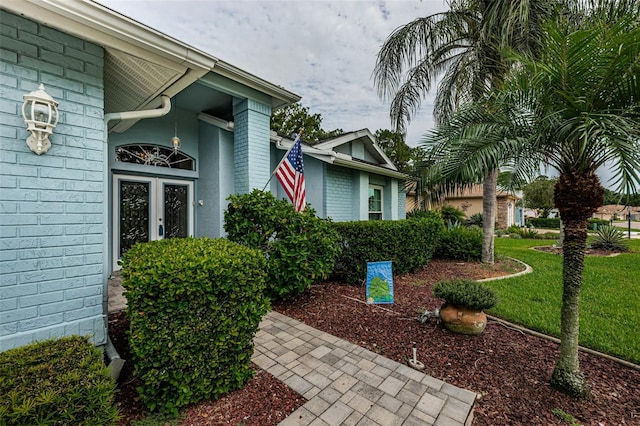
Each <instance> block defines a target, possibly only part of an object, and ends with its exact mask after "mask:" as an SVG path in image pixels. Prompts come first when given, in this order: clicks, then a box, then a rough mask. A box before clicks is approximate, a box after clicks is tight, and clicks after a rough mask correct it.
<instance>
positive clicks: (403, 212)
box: [398, 182, 407, 219]
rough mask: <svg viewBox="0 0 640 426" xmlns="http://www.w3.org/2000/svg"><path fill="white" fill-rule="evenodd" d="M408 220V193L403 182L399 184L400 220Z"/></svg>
mask: <svg viewBox="0 0 640 426" xmlns="http://www.w3.org/2000/svg"><path fill="white" fill-rule="evenodd" d="M406 218H407V192H406V191H405V190H404V187H403V184H402V182H398V219H406Z"/></svg>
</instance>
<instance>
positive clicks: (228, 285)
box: [122, 238, 269, 413]
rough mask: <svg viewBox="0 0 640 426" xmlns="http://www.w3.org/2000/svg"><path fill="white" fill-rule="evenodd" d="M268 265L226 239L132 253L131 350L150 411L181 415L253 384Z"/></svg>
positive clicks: (174, 242)
mask: <svg viewBox="0 0 640 426" xmlns="http://www.w3.org/2000/svg"><path fill="white" fill-rule="evenodd" d="M265 263H266V262H265V259H264V256H263V255H262V254H261V253H260V252H259V251H257V250H252V249H249V248H247V247H243V246H241V245H239V244H235V243H233V242H231V241H227V240H224V239H210V238H198V239H194V238H187V239H169V240H160V241H152V242H149V243H144V244H136V245H135V246H134V247H133V248H131V249H130V250H129V251H127V252H126V254H125V255H124V256H123V259H122V277H123V283H122V285H123V287H124V288H125V290H126V293H125V296H126V297H127V316H128V317H129V319H130V321H131V325H130V335H129V345H130V349H131V353H132V357H133V360H132V361H133V364H134V370H135V373H136V375H137V377H139V378H140V380H141V382H142V385H141V386H140V387H139V388H138V393H139V395H140V398H141V399H142V401H143V402H144V403H145V404H146V405H147V407H149V409H150V410H152V411H153V410H156V409H159V410H160V411H162V412H168V413H177V411H178V408H179V407H182V406H185V405H188V404H191V403H195V402H198V401H201V400H204V399H212V398H218V397H219V396H221V395H223V394H226V393H228V392H231V391H233V390H236V389H239V388H241V387H242V386H243V385H244V384H245V382H246V381H248V380H249V379H250V378H251V376H252V374H253V372H252V370H251V368H250V360H251V355H252V351H253V337H254V335H255V333H256V331H257V330H258V324H259V323H260V320H261V319H262V317H263V315H264V314H265V313H266V312H267V310H268V307H269V302H268V299H267V298H266V296H265V293H264V290H265V278H266V274H265V272H264V270H265Z"/></svg>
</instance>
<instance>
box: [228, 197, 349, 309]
mask: <svg viewBox="0 0 640 426" xmlns="http://www.w3.org/2000/svg"><path fill="white" fill-rule="evenodd" d="M224 218H225V225H224V229H225V231H227V234H228V235H227V238H228V239H229V240H231V241H235V242H237V243H240V244H243V245H246V246H248V247H251V248H254V249H259V250H261V251H262V252H263V253H264V255H265V257H266V258H267V295H268V296H269V297H271V298H276V299H282V298H286V297H288V296H293V295H296V294H300V293H302V292H303V291H304V290H306V289H307V288H309V287H310V286H311V284H313V283H314V282H316V281H320V280H323V279H325V278H327V277H328V276H329V274H330V273H331V271H332V270H333V267H334V264H335V261H336V258H337V256H338V253H339V245H338V234H337V233H336V231H335V230H334V229H333V228H332V226H331V221H330V220H325V219H320V218H318V217H317V216H316V215H315V211H314V210H313V209H312V208H310V207H309V206H307V208H306V209H305V210H303V211H302V212H300V213H297V212H296V211H295V209H294V207H293V205H291V204H289V203H288V202H287V201H285V200H278V199H276V198H275V197H274V196H273V195H272V194H271V193H269V192H263V191H259V190H257V189H256V190H254V191H253V192H251V193H249V194H241V195H232V196H231V197H229V206H228V208H227V210H226V211H225V213H224Z"/></svg>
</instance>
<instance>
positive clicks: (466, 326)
mask: <svg viewBox="0 0 640 426" xmlns="http://www.w3.org/2000/svg"><path fill="white" fill-rule="evenodd" d="M440 319H441V320H442V323H443V324H444V326H445V327H446V328H447V329H448V330H450V331H453V332H454V333H461V334H471V335H477V334H480V333H482V332H483V331H484V329H485V327H486V326H487V316H486V315H485V313H484V312H483V311H478V310H475V309H469V308H465V307H464V306H457V305H451V304H447V303H445V304H444V305H443V306H442V308H441V309H440Z"/></svg>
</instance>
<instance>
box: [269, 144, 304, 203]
mask: <svg viewBox="0 0 640 426" xmlns="http://www.w3.org/2000/svg"><path fill="white" fill-rule="evenodd" d="M276 177H277V178H278V181H280V184H281V185H282V187H283V188H284V191H285V192H286V193H287V195H288V196H289V199H290V200H291V202H292V203H293V206H294V207H295V208H296V211H297V212H300V211H302V210H304V206H305V204H306V203H307V194H306V191H305V187H304V163H303V162H302V145H301V144H300V136H299V135H298V136H296V140H295V141H294V142H293V146H292V147H291V148H290V149H289V152H288V153H287V154H286V156H285V158H283V161H282V162H281V163H280V166H278V168H277V169H276Z"/></svg>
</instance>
